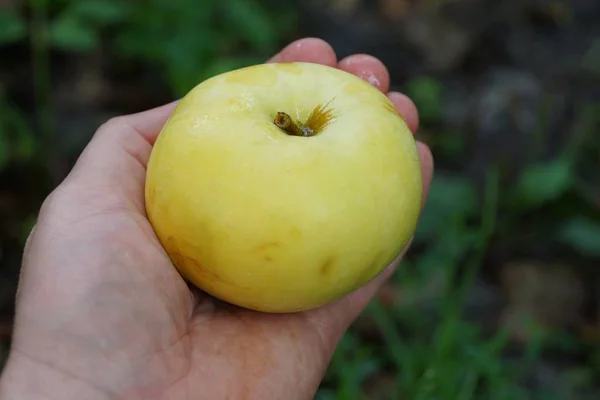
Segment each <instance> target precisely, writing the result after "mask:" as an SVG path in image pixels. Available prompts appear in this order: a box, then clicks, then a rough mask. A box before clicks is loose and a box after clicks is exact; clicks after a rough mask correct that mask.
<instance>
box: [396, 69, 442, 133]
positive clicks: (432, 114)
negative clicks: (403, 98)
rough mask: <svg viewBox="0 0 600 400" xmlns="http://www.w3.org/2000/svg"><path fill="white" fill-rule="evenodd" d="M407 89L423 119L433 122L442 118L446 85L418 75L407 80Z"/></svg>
mask: <svg viewBox="0 0 600 400" xmlns="http://www.w3.org/2000/svg"><path fill="white" fill-rule="evenodd" d="M405 91H406V94H407V95H408V96H410V97H411V98H412V99H413V101H414V102H415V105H416V106H417V108H418V109H419V114H420V116H421V118H422V119H423V121H431V122H433V121H436V120H438V119H439V118H440V116H441V112H442V108H443V107H442V102H443V92H444V87H443V85H442V83H441V82H440V81H439V80H437V79H435V78H432V77H428V76H422V77H416V78H413V79H411V80H410V81H408V82H407V84H406V90H405Z"/></svg>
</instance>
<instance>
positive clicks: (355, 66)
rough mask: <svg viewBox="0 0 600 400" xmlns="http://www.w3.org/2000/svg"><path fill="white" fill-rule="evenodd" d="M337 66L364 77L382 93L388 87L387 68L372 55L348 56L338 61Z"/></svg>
mask: <svg viewBox="0 0 600 400" xmlns="http://www.w3.org/2000/svg"><path fill="white" fill-rule="evenodd" d="M338 67H339V68H340V69H341V70H344V71H346V72H350V73H351V74H354V75H356V76H358V77H360V78H362V79H364V80H365V81H367V82H369V83H370V84H371V85H373V86H375V87H376V88H377V89H379V90H381V91H382V92H383V93H387V91H388V90H389V89H390V75H389V72H388V69H387V68H386V67H385V65H383V63H382V62H381V61H379V59H377V58H375V57H373V56H370V55H368V54H355V55H352V56H348V57H346V58H344V59H343V60H341V61H340V62H339V64H338Z"/></svg>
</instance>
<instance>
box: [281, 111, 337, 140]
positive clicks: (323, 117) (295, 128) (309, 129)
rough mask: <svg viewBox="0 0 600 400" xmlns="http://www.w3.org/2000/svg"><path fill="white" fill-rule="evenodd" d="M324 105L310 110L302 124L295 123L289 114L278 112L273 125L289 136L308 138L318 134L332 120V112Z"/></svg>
mask: <svg viewBox="0 0 600 400" xmlns="http://www.w3.org/2000/svg"><path fill="white" fill-rule="evenodd" d="M328 105H329V103H327V104H326V105H324V106H322V105H320V104H319V105H318V106H316V107H315V108H314V110H312V112H311V113H310V115H309V116H308V119H307V120H306V122H305V123H304V124H301V123H295V122H294V120H293V119H292V117H290V116H289V114H287V113H284V112H283V111H279V112H278V113H277V115H276V116H275V119H274V120H273V123H274V124H275V125H276V126H277V127H278V128H280V129H281V130H283V131H284V132H285V133H287V134H288V135H291V136H302V137H310V136H315V135H316V134H318V133H320V132H321V131H322V130H323V129H324V128H325V126H327V125H328V124H329V123H330V122H331V120H332V119H333V110H332V109H331V108H329V107H328Z"/></svg>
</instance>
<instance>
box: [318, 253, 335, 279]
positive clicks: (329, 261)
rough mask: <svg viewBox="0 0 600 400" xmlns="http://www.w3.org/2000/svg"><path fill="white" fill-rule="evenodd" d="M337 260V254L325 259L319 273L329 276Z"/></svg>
mask: <svg viewBox="0 0 600 400" xmlns="http://www.w3.org/2000/svg"><path fill="white" fill-rule="evenodd" d="M336 262H337V257H336V256H333V255H332V256H329V257H327V258H326V259H325V261H324V262H323V264H321V267H320V268H319V273H320V274H321V275H324V276H327V275H329V274H330V273H331V271H332V270H333V267H334V266H335V264H336Z"/></svg>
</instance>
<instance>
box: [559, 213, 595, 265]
mask: <svg viewBox="0 0 600 400" xmlns="http://www.w3.org/2000/svg"><path fill="white" fill-rule="evenodd" d="M559 239H560V240H561V241H562V242H563V243H565V244H567V245H569V246H571V247H572V248H573V249H575V250H576V251H579V252H581V253H582V254H584V255H587V256H594V257H600V223H598V222H596V221H593V220H591V219H588V218H583V217H577V218H573V219H571V220H570V221H568V222H567V223H566V224H565V225H564V226H563V227H562V228H561V229H560V231H559Z"/></svg>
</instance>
